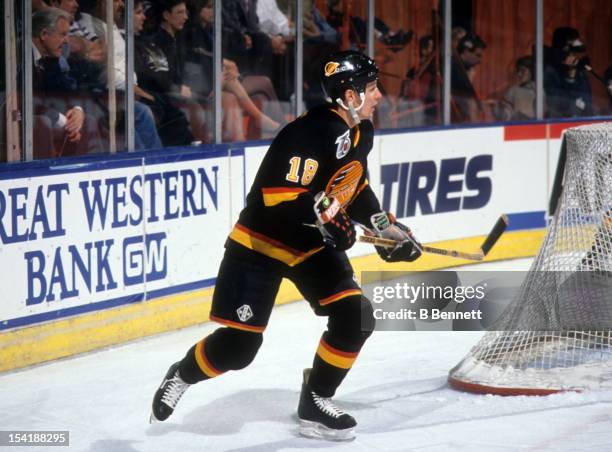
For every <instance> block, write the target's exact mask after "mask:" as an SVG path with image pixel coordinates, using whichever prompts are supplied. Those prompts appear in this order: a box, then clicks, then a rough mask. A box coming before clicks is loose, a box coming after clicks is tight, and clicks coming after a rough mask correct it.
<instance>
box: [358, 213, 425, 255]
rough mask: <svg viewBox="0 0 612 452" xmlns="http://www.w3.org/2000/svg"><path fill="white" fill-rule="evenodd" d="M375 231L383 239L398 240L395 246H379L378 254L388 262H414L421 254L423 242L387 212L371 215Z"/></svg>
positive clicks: (377, 248)
mask: <svg viewBox="0 0 612 452" xmlns="http://www.w3.org/2000/svg"><path fill="white" fill-rule="evenodd" d="M370 222H371V223H372V227H373V229H374V232H375V233H376V235H378V236H379V237H382V238H383V239H391V240H396V241H397V242H398V245H397V246H396V247H395V248H386V247H382V246H377V247H375V248H376V251H377V252H378V255H379V256H380V257H381V258H382V259H383V260H384V261H386V262H412V261H415V260H417V259H418V258H419V257H420V256H421V244H420V243H419V242H418V241H417V240H416V238H415V237H414V235H413V234H412V231H410V228H408V227H407V226H405V225H403V224H402V223H400V222H399V221H397V220H396V219H395V216H394V215H393V214H391V213H387V212H379V213H375V214H374V215H372V216H371V217H370Z"/></svg>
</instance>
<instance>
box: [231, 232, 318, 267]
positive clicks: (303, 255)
mask: <svg viewBox="0 0 612 452" xmlns="http://www.w3.org/2000/svg"><path fill="white" fill-rule="evenodd" d="M229 238H230V239H232V240H234V241H235V242H238V243H240V244H241V245H242V246H245V247H247V248H249V249H251V250H253V251H257V252H258V253H261V254H263V255H265V256H268V257H271V258H272V259H276V260H279V261H281V262H283V263H284V264H287V265H288V266H289V267H293V266H295V265H297V264H300V263H302V262H304V261H305V260H306V259H308V258H309V257H310V256H312V255H313V254H315V253H318V252H319V251H321V250H322V249H323V248H324V247H323V246H320V247H318V248H313V249H311V250H309V251H299V250H296V249H293V248H291V247H289V246H287V245H285V244H283V243H281V242H279V241H277V240H274V239H271V238H270V237H266V236H265V235H263V234H259V233H257V232H255V231H251V230H250V229H248V228H246V227H244V226H242V225H241V224H236V226H234V229H232V232H230V235H229Z"/></svg>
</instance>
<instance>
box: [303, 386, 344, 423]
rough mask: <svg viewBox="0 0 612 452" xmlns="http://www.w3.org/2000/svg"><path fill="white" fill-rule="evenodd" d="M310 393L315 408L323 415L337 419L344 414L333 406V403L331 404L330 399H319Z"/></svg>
mask: <svg viewBox="0 0 612 452" xmlns="http://www.w3.org/2000/svg"><path fill="white" fill-rule="evenodd" d="M310 393H311V394H312V399H313V401H314V403H315V405H316V406H317V408H318V409H319V410H321V411H322V412H323V413H325V414H327V415H328V416H331V417H333V418H336V419H337V418H339V417H340V416H342V415H343V414H346V413H345V412H344V411H342V410H341V409H339V408H338V407H337V406H336V405H334V402H332V400H331V398H328V397H321V396H320V395H318V394H317V393H316V392H314V391H310Z"/></svg>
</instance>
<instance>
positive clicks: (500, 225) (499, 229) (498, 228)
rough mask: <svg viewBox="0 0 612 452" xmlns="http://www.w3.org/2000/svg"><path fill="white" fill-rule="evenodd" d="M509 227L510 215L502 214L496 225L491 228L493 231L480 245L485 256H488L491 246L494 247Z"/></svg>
mask: <svg viewBox="0 0 612 452" xmlns="http://www.w3.org/2000/svg"><path fill="white" fill-rule="evenodd" d="M507 227H508V216H507V215H502V216H501V217H499V218H498V219H497V222H496V223H495V226H493V229H491V232H489V235H488V236H487V238H486V239H485V241H484V243H483V244H482V246H481V247H480V249H481V251H482V254H483V256H486V255H487V254H489V251H491V248H493V245H495V244H496V243H497V241H498V240H499V238H500V237H501V235H502V234H503V233H504V231H505V230H506V228H507Z"/></svg>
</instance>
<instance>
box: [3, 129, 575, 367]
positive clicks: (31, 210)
mask: <svg viewBox="0 0 612 452" xmlns="http://www.w3.org/2000/svg"><path fill="white" fill-rule="evenodd" d="M571 125H574V124H573V123H572V124H570V123H562V124H538V125H515V126H505V127H499V126H497V127H480V128H463V129H441V130H434V131H432V130H427V131H410V132H409V133H408V132H407V133H380V134H377V136H376V138H375V141H374V148H373V150H372V152H371V154H370V157H369V175H368V177H369V182H370V185H371V186H372V187H373V189H374V190H375V192H376V193H377V194H378V196H379V199H380V200H381V203H382V205H383V208H384V209H386V210H389V211H391V212H395V213H396V214H397V216H398V217H399V218H402V219H403V220H404V221H405V222H406V223H407V224H409V225H410V227H411V228H412V229H413V230H414V231H415V233H416V235H417V237H418V238H419V239H420V240H421V241H423V242H439V243H440V244H441V245H446V246H449V247H457V248H465V249H467V250H469V249H473V248H475V247H476V246H477V245H479V243H480V241H481V239H482V236H483V235H484V234H486V233H487V232H488V230H489V229H490V227H491V226H492V225H493V223H494V222H495V220H496V218H497V217H498V216H499V215H500V214H502V213H506V214H508V216H509V218H510V227H509V232H508V233H506V234H505V235H504V237H503V239H502V241H501V242H500V243H499V245H498V246H497V247H496V248H495V249H494V251H493V252H492V253H491V255H490V257H489V259H491V260H495V259H504V258H512V257H523V256H531V255H533V254H535V253H536V252H537V249H538V247H539V243H540V241H541V239H542V237H543V227H544V226H545V212H544V211H545V208H546V205H547V199H548V193H549V191H550V187H551V184H552V179H553V177H554V172H555V168H556V161H557V157H558V152H559V144H560V136H561V131H562V130H563V129H564V128H566V127H568V126H571ZM266 149H267V146H266V145H265V143H264V144H258V143H250V144H249V143H247V144H246V145H245V144H242V143H241V144H240V145H239V146H236V145H222V146H215V147H200V148H188V149H182V150H172V151H169V150H161V151H151V152H147V153H131V154H129V155H127V154H126V155H121V154H119V155H116V156H114V157H113V158H108V156H97V157H96V156H92V157H87V158H82V159H71V160H50V161H41V162H31V163H26V164H16V165H4V166H3V167H2V168H0V242H1V247H0V262H1V265H2V269H3V271H2V272H1V273H0V294H1V297H0V331H1V333H0V370H7V369H12V368H18V367H23V366H26V365H29V364H34V363H37V362H41V361H45V360H49V359H55V358H58V357H61V356H67V355H70V354H73V353H78V352H82V351H86V350H91V349H95V348H98V347H102V346H106V345H109V344H113V343H118V342H122V341H126V340H130V339H133V338H137V337H142V336H145V335H149V334H154V333H158V332H162V331H167V330H171V329H175V328H179V327H184V326H187V325H192V324H195V323H200V322H203V321H205V320H207V319H208V309H209V307H210V297H211V293H212V288H213V286H214V282H215V277H216V273H217V269H218V265H219V262H220V260H221V258H222V254H223V243H224V241H225V239H226V236H227V233H228V231H229V229H230V227H231V226H232V225H233V224H234V222H235V221H236V219H237V216H238V214H239V212H240V210H241V208H242V207H243V205H244V200H245V196H246V193H247V191H248V189H249V187H250V184H251V182H252V181H253V179H254V177H255V174H256V171H257V168H258V166H259V163H260V161H261V159H262V157H263V155H264V153H265V150H266ZM290 157H291V156H290V155H288V157H287V169H286V170H287V171H289V159H290ZM280 170H281V171H284V170H285V169H280ZM350 256H351V257H352V258H353V263H354V266H355V270H356V273H357V275H358V276H359V272H360V271H361V270H403V269H406V270H407V269H411V270H412V269H431V268H442V267H447V266H450V265H455V264H462V263H465V262H464V261H458V260H455V261H453V260H448V259H447V258H442V257H436V256H433V257H431V256H427V257H424V258H422V259H420V260H419V261H418V263H417V264H412V265H409V264H394V265H389V264H385V263H383V262H382V261H380V260H379V259H378V257H377V256H374V255H372V249H371V247H370V246H369V245H366V244H359V245H357V246H355V247H354V249H352V250H351V252H350ZM300 298H301V297H300V295H299V293H297V291H296V290H295V288H293V287H292V286H290V285H288V284H287V285H285V284H284V285H283V288H282V289H281V292H280V294H279V297H278V302H287V301H292V300H297V299H300Z"/></svg>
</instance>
